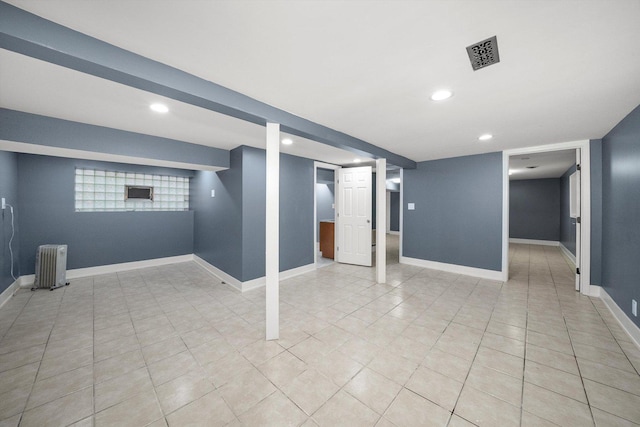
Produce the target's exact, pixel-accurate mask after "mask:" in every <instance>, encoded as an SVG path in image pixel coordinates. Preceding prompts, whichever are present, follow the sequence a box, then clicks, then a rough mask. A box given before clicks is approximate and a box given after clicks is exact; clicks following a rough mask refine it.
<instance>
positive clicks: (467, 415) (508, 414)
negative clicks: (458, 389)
mask: <svg viewBox="0 0 640 427" xmlns="http://www.w3.org/2000/svg"><path fill="white" fill-rule="evenodd" d="M454 413H455V414H456V415H458V416H460V417H462V418H464V419H465V420H468V421H471V422H472V423H473V424H476V425H478V426H505V427H506V426H519V425H520V408H517V407H515V406H513V405H510V404H509V403H507V402H505V401H503V400H500V399H498V398H496V397H493V396H491V395H489V394H487V393H484V392H482V391H480V390H476V389H474V388H473V387H469V386H466V385H465V386H464V388H463V389H462V393H460V398H459V399H458V403H457V405H456V408H455V410H454Z"/></svg>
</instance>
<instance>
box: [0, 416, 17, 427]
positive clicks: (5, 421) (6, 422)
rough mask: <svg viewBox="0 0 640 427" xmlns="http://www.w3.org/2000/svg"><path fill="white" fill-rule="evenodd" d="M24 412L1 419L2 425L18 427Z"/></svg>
mask: <svg viewBox="0 0 640 427" xmlns="http://www.w3.org/2000/svg"><path fill="white" fill-rule="evenodd" d="M21 417H22V414H18V415H14V416H13V417H10V418H5V419H0V427H18V424H19V423H20V418H21Z"/></svg>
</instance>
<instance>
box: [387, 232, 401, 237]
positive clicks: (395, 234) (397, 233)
mask: <svg viewBox="0 0 640 427" xmlns="http://www.w3.org/2000/svg"><path fill="white" fill-rule="evenodd" d="M387 234H393V235H394V236H399V235H400V232H399V231H387Z"/></svg>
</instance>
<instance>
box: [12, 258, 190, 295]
mask: <svg viewBox="0 0 640 427" xmlns="http://www.w3.org/2000/svg"><path fill="white" fill-rule="evenodd" d="M188 261H193V254H188V255H178V256H171V257H165V258H154V259H145V260H142V261H133V262H123V263H120V264H108V265H98V266H95V267H86V268H74V269H72V270H67V279H79V278H81V277H89V276H98V275H100V274H110V273H118V272H121V271H129V270H137V269H139V268H148V267H159V266H162V265H167V264H176V263H179V262H188ZM35 278H36V275H35V274H27V275H24V276H20V287H22V288H29V287H31V286H32V285H33V282H34V281H35Z"/></svg>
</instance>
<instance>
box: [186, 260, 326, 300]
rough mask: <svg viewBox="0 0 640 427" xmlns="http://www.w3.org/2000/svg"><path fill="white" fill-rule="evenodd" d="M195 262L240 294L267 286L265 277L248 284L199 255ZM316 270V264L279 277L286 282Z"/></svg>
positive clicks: (297, 268)
mask: <svg viewBox="0 0 640 427" xmlns="http://www.w3.org/2000/svg"><path fill="white" fill-rule="evenodd" d="M193 260H194V261H195V262H196V263H197V264H198V265H199V266H200V267H202V268H204V269H205V270H207V271H208V272H209V273H211V274H213V275H214V276H216V277H217V278H218V279H220V280H222V281H223V282H225V283H226V284H228V285H230V286H232V287H233V288H234V289H236V290H238V291H240V292H246V291H250V290H252V289H257V288H261V287H263V286H265V285H266V283H267V282H266V279H265V277H264V276H262V277H258V278H256V279H252V280H247V281H246V282H241V281H240V280H238V279H236V278H235V277H233V276H231V275H230V274H228V273H225V272H224V271H222V270H220V269H219V268H218V267H216V266H214V265H211V264H209V263H208V262H207V261H205V260H203V259H202V258H200V257H199V256H198V255H193ZM315 269H316V265H315V263H312V264H307V265H303V266H300V267H296V268H291V269H289V270H285V271H281V272H280V274H279V275H278V279H279V280H286V279H290V278H292V277H296V276H300V275H301V274H306V273H310V272H312V271H314V270H315Z"/></svg>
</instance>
